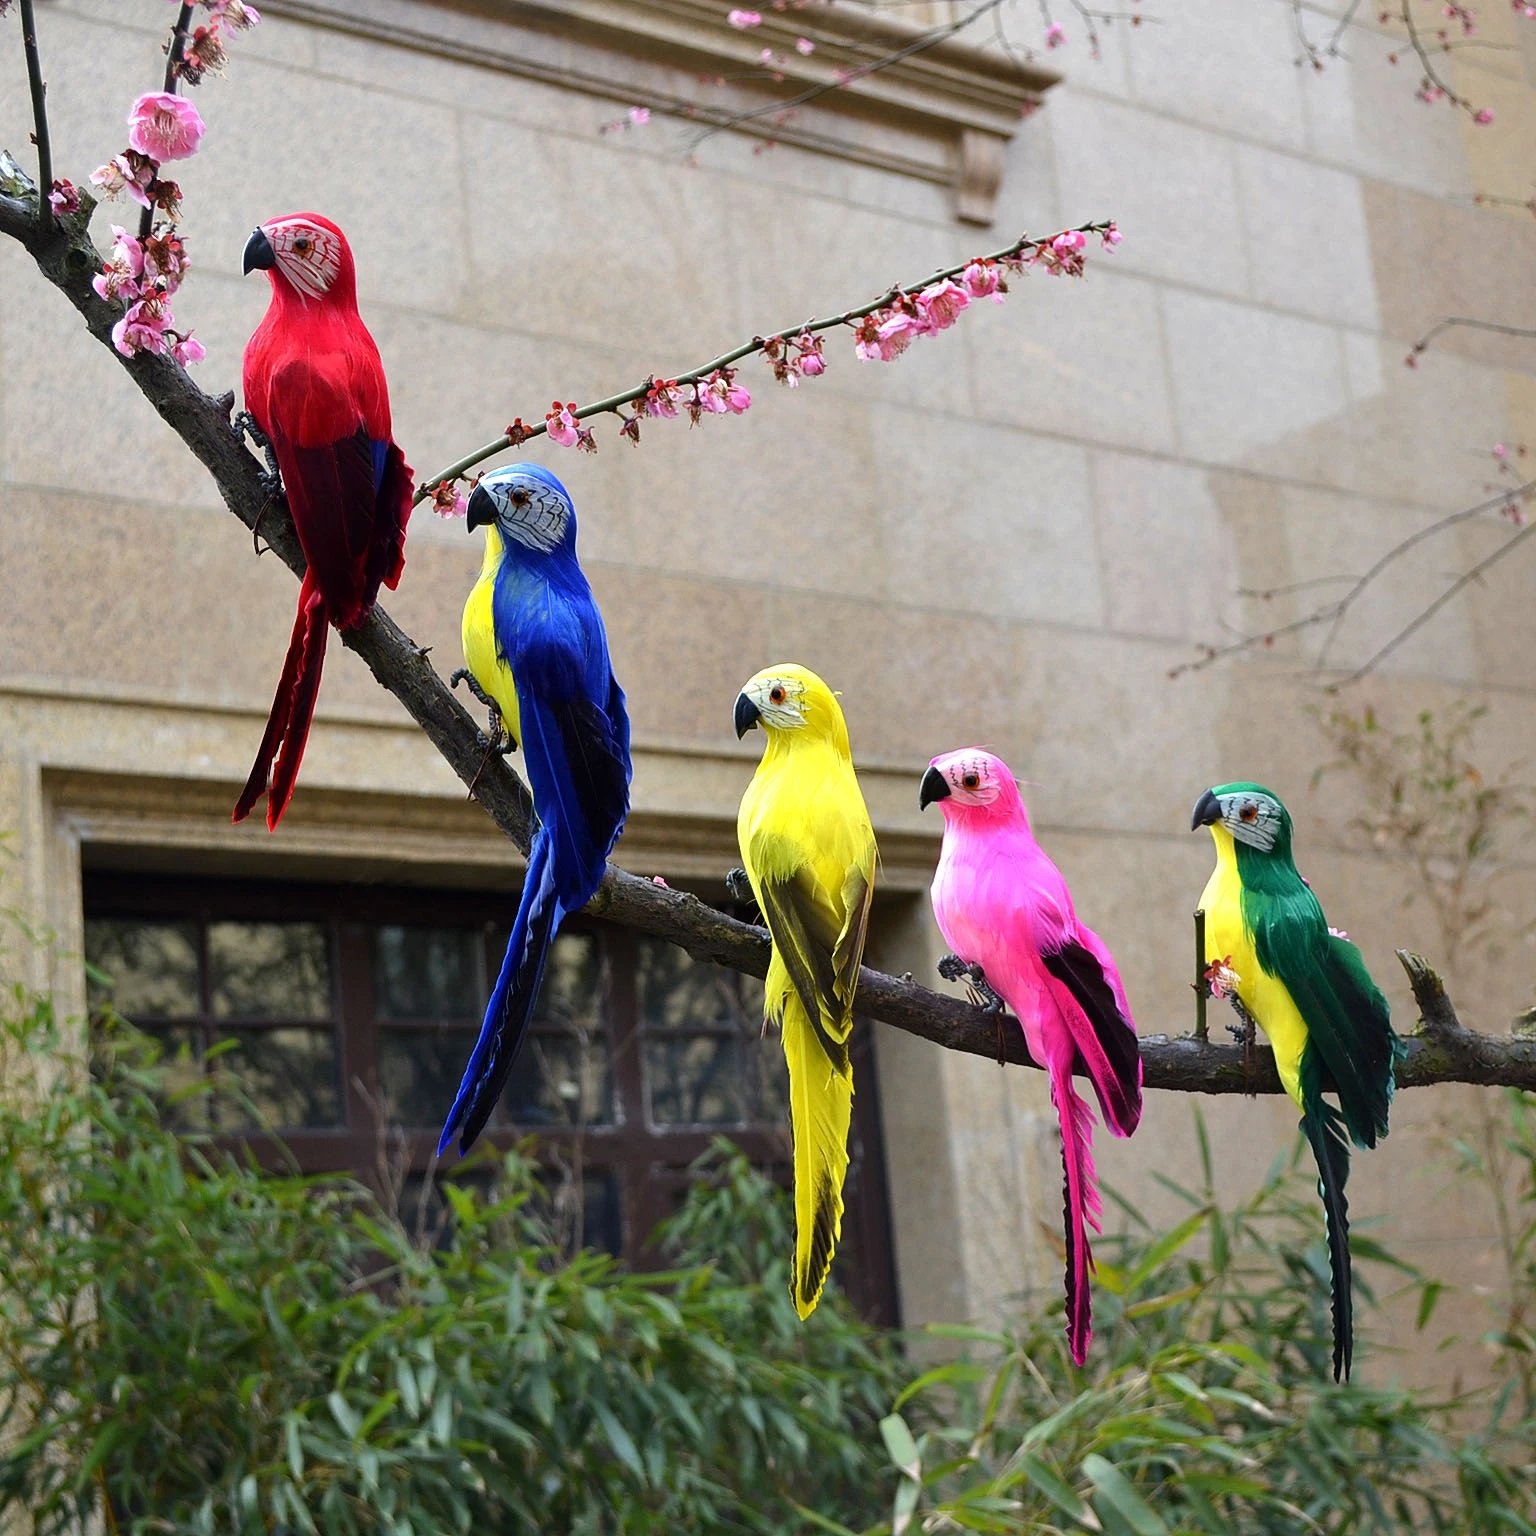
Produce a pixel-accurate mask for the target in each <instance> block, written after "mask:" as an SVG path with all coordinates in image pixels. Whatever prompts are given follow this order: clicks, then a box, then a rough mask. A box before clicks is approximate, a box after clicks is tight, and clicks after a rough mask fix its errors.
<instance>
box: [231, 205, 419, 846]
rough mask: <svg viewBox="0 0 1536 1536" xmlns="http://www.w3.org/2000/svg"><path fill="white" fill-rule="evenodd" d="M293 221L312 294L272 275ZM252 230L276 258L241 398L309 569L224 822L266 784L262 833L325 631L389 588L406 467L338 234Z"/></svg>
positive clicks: (282, 786) (366, 608)
mask: <svg viewBox="0 0 1536 1536" xmlns="http://www.w3.org/2000/svg"><path fill="white" fill-rule="evenodd" d="M304 225H307V226H309V227H310V229H311V230H313V232H314V238H313V239H312V240H311V242H310V250H311V252H312V254H318V252H319V250H320V249H323V250H325V251H326V253H327V255H328V257H329V260H330V263H331V275H330V277H329V281H328V283H327V284H326V285H325V286H324V288H323V291H320V292H318V293H316V292H311V291H304V290H301V288H299V287H296V286H295V284H294V282H293V281H291V280H290V277H289V276H288V275H287V273H285V271H284V264H285V261H286V262H287V263H289V264H290V266H292V264H293V263H295V262H298V261H300V260H301V257H300V255H299V254H298V253H297V251H296V250H295V249H294V247H293V239H294V230H295V229H297V230H298V231H299V234H300V235H301V236H302V235H303V233H304V231H303V228H302V226H304ZM262 228H263V230H264V231H265V232H266V233H267V234H268V238H269V240H272V242H273V244H274V248H275V249H277V250H278V260H277V264H276V265H275V266H273V267H272V268H271V269H270V270H269V271H268V273H267V276H268V277H269V279H270V280H271V284H272V302H271V305H270V306H269V307H268V309H267V313H266V317H265V318H264V319H263V320H262V322H261V324H260V325H259V326H258V327H257V328H256V332H255V334H254V335H253V336H252V337H251V339H250V341H249V342H248V343H247V345H246V349H245V378H244V384H245V403H246V408H247V409H248V410H249V411H250V413H251V415H252V416H253V417H255V419H256V425H257V426H259V427H260V428H261V430H262V431H263V432H264V433H265V434H266V435H267V437H268V439H269V440H270V442H271V444H272V448H273V451H274V452H275V453H276V455H277V465H278V468H279V469H280V470H281V471H282V476H283V488H284V490H285V491H286V492H287V495H288V507H289V510H290V511H291V512H292V514H293V522H294V527H295V528H296V529H297V531H298V535H299V543H300V544H301V545H302V546H303V549H304V558H305V560H306V561H307V562H308V565H309V570H308V572H307V574H306V575H305V578H304V586H303V588H302V589H301V591H300V593H299V611H298V616H297V618H296V619H295V622H294V629H293V637H292V639H291V640H290V641H289V645H288V656H287V660H286V661H285V663H284V666H283V672H282V677H281V678H280V679H279V681H278V685H277V694H276V696H275V697H274V699H273V701H272V712H271V715H270V716H269V717H268V720H267V729H266V734H265V735H264V736H263V737H262V742H261V747H260V750H259V751H258V753H257V756H256V762H255V766H254V767H253V768H252V769H251V776H250V779H249V781H248V782H247V784H246V786H245V790H244V792H243V793H242V794H241V796H240V799H239V802H238V803H237V804H236V806H235V812H234V819H235V820H236V821H242V820H244V818H245V817H246V816H247V815H249V813H250V811H251V808H252V807H253V806H254V805H255V803H256V801H257V800H259V799H260V798H261V796H262V793H263V792H264V791H266V790H267V787H268V777H269V775H270V776H271V791H270V794H269V796H268V800H267V825H268V826H269V827H272V828H275V827H276V826H277V823H278V821H279V820H280V819H281V817H282V814H283V811H284V810H285V809H286V808H287V805H288V800H289V797H290V796H291V795H292V793H293V786H294V781H295V780H296V779H297V777H298V772H299V763H300V762H301V760H302V759H303V756H304V743H305V741H306V740H307V738H308V735H309V724H310V718H311V716H312V715H313V713H314V707H315V699H316V696H317V695H318V693H319V690H320V674H321V669H322V667H323V666H324V662H325V645H326V637H327V631H326V625H327V623H331V624H334V625H335V626H336V627H337V628H338V629H343V630H345V629H351V628H353V627H354V626H355V625H357V624H361V623H362V621H363V620H364V619H366V618H367V617H368V615H369V614H370V613H372V612H373V607H374V604H375V603H376V602H377V601H378V595H379V586H380V584H383V585H385V586H387V587H389V588H390V589H391V590H393V589H394V588H395V587H396V586H397V585H398V584H399V581H400V573H401V571H402V570H403V569H404V567H405V529H406V523H407V522H408V520H409V519H410V515H411V470H410V466H409V465H408V464H407V463H406V462H405V455H404V454H403V453H402V452H401V451H400V449H399V447H398V446H397V445H396V444H395V442H394V440H393V434H392V429H391V424H390V415H389V386H388V384H387V382H386V381H385V378H384V365H383V363H382V361H381V360H380V358H379V349H378V347H377V346H375V345H374V340H373V337H372V336H370V335H369V334H368V328H367V327H366V326H365V325H364V324H363V321H362V317H361V316H360V315H359V314H358V312H357V282H356V276H355V273H354V269H353V265H352V252H351V250H350V249H349V247H348V245H347V242H346V237H345V236H344V235H343V234H342V232H341V231H340V230H339V229H338V228H337V227H336V226H335V225H334V224H332V223H331V222H330V220H329V219H324V218H321V217H320V216H319V215H318V214H314V213H296V214H286V215H284V216H283V217H282V218H280V219H273V220H271V221H269V222H268V223H267V224H265V225H263V226H262ZM284 231H286V235H287V238H286V240H285V239H284V234H283V232H284ZM274 236H275V238H274ZM300 276H301V281H302V280H303V274H302V272H301V273H300ZM381 460H382V462H381Z"/></svg>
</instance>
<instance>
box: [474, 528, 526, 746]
mask: <svg viewBox="0 0 1536 1536" xmlns="http://www.w3.org/2000/svg"><path fill="white" fill-rule="evenodd" d="M500 560H501V535H500V534H499V533H497V531H496V528H495V525H494V524H491V525H488V526H487V528H486V530H485V559H484V560H483V561H482V562H481V565H480V577H479V579H478V580H477V581H476V582H475V584H474V586H473V587H472V588H471V589H470V593H469V596H468V598H467V599H466V600H465V602H464V625H463V631H462V635H463V641H464V665H465V666H466V667H468V668H469V670H470V672H471V673H472V674H473V675H474V679H475V681H476V682H477V683H479V684H480V686H481V687H482V688H483V689H485V691H486V692H487V693H488V694H489V695H490V696H491V697H492V698H493V699H495V700H496V707H497V708H498V709H499V710H500V711H501V718H502V723H503V724H504V725H505V726H506V727H507V729H508V730H509V731H511V733H512V736H513V739H514V740H516V741H521V740H522V739H523V731H522V720H521V718H520V716H519V715H518V711H517V687H516V685H515V684H514V683H513V681H512V669H511V667H509V666H508V665H507V664H506V662H505V661H503V660H502V659H501V657H500V656H499V655H497V653H496V624H495V619H494V616H493V614H492V611H491V596H492V593H493V592H494V590H495V581H496V567H497V565H498V563H499V562H500Z"/></svg>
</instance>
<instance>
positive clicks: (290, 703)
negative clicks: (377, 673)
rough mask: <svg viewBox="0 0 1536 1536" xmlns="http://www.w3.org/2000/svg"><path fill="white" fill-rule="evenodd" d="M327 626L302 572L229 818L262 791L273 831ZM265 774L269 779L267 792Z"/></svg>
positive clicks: (296, 756) (291, 775)
mask: <svg viewBox="0 0 1536 1536" xmlns="http://www.w3.org/2000/svg"><path fill="white" fill-rule="evenodd" d="M327 628H328V625H327V622H326V612H325V599H324V598H323V597H322V596H321V595H320V590H319V588H318V587H316V586H315V584H314V581H313V579H312V578H311V576H310V575H308V574H306V575H305V577H304V585H303V586H302V587H301V588H300V589H299V611H298V615H297V617H296V618H295V619H294V621H293V636H292V638H291V639H290V640H289V641H288V654H287V656H286V657H284V659H283V675H282V676H281V677H280V678H279V679H278V682H277V693H276V695H275V696H274V698H273V700H272V713H271V714H270V715H268V716H267V730H266V734H265V735H264V736H263V737H262V738H261V745H260V747H258V748H257V749H256V761H255V763H254V764H253V765H252V768H251V776H250V778H248V779H247V780H246V781H245V788H244V789H243V790H241V792H240V798H239V800H237V801H236V802H235V814H234V816H233V817H232V818H231V819H232V820H234V821H244V820H245V818H246V817H247V816H249V815H250V814H251V808H252V807H253V806H254V805H255V804H256V802H257V801H258V800H259V799H261V797H262V795H263V794H266V795H267V828H268V830H269V831H276V829H277V824H278V822H279V821H281V820H282V818H283V812H284V811H286V810H287V809H288V802H289V800H291V799H292V798H293V786H294V781H295V780H296V779H297V778H298V776H299V764H300V763H301V762H302V761H303V759H304V743H305V742H306V741H308V740H309V722H310V720H311V718H312V717H313V716H314V713H315V699H316V696H317V695H318V694H319V692H320V673H321V670H322V669H323V668H324V666H325V642H326V639H327ZM274 759H276V761H275V762H274ZM268 773H270V774H271V778H272V784H271V790H270V792H268V788H267V775H268Z"/></svg>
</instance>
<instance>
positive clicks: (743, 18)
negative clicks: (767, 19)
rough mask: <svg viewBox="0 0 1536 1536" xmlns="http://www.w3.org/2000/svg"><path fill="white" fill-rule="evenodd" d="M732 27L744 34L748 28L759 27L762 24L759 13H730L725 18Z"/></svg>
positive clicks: (761, 16) (761, 15)
mask: <svg viewBox="0 0 1536 1536" xmlns="http://www.w3.org/2000/svg"><path fill="white" fill-rule="evenodd" d="M725 19H726V20H727V21H728V22H730V24H731V25H732V26H733V27H739V28H740V29H741V30H742V31H743V32H745V31H746V30H747V29H748V28H749V27H760V26H761V25H762V24H763V14H762V12H761V11H732V12H730V14H729V15H727V16H726V18H725Z"/></svg>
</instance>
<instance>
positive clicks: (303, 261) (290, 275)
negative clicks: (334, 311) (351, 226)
mask: <svg viewBox="0 0 1536 1536" xmlns="http://www.w3.org/2000/svg"><path fill="white" fill-rule="evenodd" d="M261 232H262V234H264V235H265V236H266V237H267V241H268V243H269V244H270V245H271V247H272V254H273V256H275V257H276V258H277V270H278V271H279V272H281V273H282V274H283V276H284V277H286V278H287V279H288V281H289V282H290V283H292V284H293V286H294V287H295V288H297V289H298V291H299V292H300V293H302V294H303V295H304V296H305V297H306V298H311V299H320V298H324V297H325V295H326V294H327V293H329V292H330V288H331V284H332V283H334V282H335V281H336V276H337V274H338V273H339V272H340V271H341V237H340V236H339V235H337V234H336V233H335V232H334V231H332V230H329V229H326V228H325V227H324V226H323V225H320V224H312V223H310V221H309V220H308V219H277V220H275V221H274V222H272V223H271V224H263V225H262V226H261Z"/></svg>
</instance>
